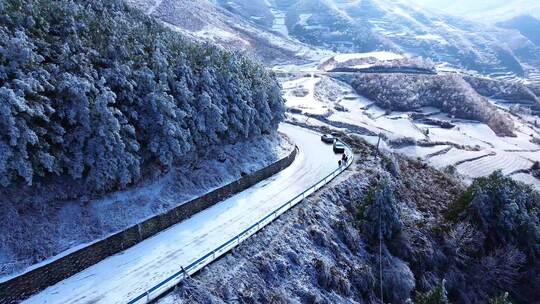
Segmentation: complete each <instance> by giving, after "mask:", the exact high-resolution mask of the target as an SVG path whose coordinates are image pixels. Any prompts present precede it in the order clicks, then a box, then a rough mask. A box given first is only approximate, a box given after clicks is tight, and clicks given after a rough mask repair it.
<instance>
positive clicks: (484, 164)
mask: <svg viewBox="0 0 540 304" xmlns="http://www.w3.org/2000/svg"><path fill="white" fill-rule="evenodd" d="M531 166H532V162H530V161H529V160H527V159H524V158H523V157H521V156H519V155H516V154H514V153H509V152H504V151H497V155H494V156H488V157H484V158H481V159H478V160H475V161H472V162H466V163H463V164H461V165H459V166H457V169H458V171H459V172H460V173H462V174H464V175H467V176H469V177H473V178H474V177H481V176H486V175H489V174H491V173H492V172H493V171H496V170H499V169H500V170H502V172H503V173H504V174H510V173H512V172H515V171H517V170H524V169H530V168H531Z"/></svg>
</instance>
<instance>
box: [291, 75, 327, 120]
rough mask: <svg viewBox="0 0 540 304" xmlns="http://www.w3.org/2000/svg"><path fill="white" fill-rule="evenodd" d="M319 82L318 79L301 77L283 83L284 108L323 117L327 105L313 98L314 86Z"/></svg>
mask: <svg viewBox="0 0 540 304" xmlns="http://www.w3.org/2000/svg"><path fill="white" fill-rule="evenodd" d="M319 81H321V78H320V77H315V76H313V75H312V76H310V77H302V78H298V79H295V80H291V81H288V82H285V83H284V84H283V89H284V90H285V92H286V93H285V98H286V100H287V102H286V106H287V107H289V108H296V109H301V110H302V111H303V112H305V113H309V114H315V115H323V114H326V113H327V112H328V105H327V104H324V103H323V102H321V101H319V100H318V99H316V98H315V96H314V94H315V85H316V84H317V83H318V82H319Z"/></svg>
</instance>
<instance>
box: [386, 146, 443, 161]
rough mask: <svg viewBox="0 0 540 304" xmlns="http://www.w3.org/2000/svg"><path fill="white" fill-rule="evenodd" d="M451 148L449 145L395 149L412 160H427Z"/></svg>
mask: <svg viewBox="0 0 540 304" xmlns="http://www.w3.org/2000/svg"><path fill="white" fill-rule="evenodd" d="M448 148H450V146H447V145H438V146H433V147H421V146H407V147H403V148H398V149H394V151H395V152H397V153H399V154H403V155H405V156H408V157H410V158H418V157H420V158H422V159H425V158H427V157H428V156H430V155H433V154H436V153H438V152H441V151H445V150H447V149H448Z"/></svg>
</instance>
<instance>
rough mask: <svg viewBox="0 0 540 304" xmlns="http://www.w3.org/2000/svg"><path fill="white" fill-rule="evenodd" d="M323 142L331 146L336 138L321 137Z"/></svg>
mask: <svg viewBox="0 0 540 304" xmlns="http://www.w3.org/2000/svg"><path fill="white" fill-rule="evenodd" d="M321 140H322V141H323V142H325V143H327V144H331V143H333V142H334V140H335V138H334V136H332V135H330V134H324V135H323V136H321Z"/></svg>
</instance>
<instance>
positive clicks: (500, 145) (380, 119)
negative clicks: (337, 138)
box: [284, 54, 540, 180]
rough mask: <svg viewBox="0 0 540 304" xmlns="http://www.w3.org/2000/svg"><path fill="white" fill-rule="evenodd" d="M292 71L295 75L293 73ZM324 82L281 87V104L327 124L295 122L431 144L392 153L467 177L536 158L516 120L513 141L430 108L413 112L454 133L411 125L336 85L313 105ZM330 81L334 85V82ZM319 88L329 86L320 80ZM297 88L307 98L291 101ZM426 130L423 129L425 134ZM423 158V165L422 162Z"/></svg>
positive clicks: (525, 124)
mask: <svg viewBox="0 0 540 304" xmlns="http://www.w3.org/2000/svg"><path fill="white" fill-rule="evenodd" d="M352 56H353V55H351V54H344V55H339V56H337V57H338V59H340V60H348V59H350V58H349V57H352ZM295 71H296V72H299V70H295ZM310 71H311V72H310V73H313V66H311V69H310ZM325 77H328V76H325V75H321V79H322V80H320V79H319V78H313V77H303V78H299V79H295V80H291V81H287V82H285V83H284V89H285V90H286V91H287V92H288V93H287V94H286V95H285V97H286V99H287V105H289V106H293V107H297V108H301V109H302V110H305V112H307V113H310V114H319V115H323V114H325V113H326V115H327V119H328V122H325V123H323V122H320V121H318V120H317V119H316V118H310V119H306V118H305V117H306V116H304V115H300V114H295V119H297V120H298V121H303V122H304V123H307V124H312V125H326V126H328V124H330V125H331V124H332V122H336V123H346V124H349V125H356V126H359V127H362V128H365V129H367V130H369V131H371V132H373V133H376V134H378V133H380V134H383V135H384V136H386V138H388V139H389V140H399V139H403V138H409V139H414V140H416V141H426V142H431V143H435V144H436V145H435V146H434V147H419V146H407V147H403V148H397V149H395V150H394V151H396V152H400V153H403V154H405V155H407V156H410V157H413V158H418V157H420V158H422V159H425V160H427V161H428V163H430V164H431V165H433V166H434V167H437V168H444V167H447V166H449V165H456V164H458V166H457V169H458V172H459V173H460V174H463V175H466V176H469V177H479V176H484V175H489V174H491V173H492V172H493V171H494V170H497V169H502V170H503V172H504V173H506V174H510V173H512V172H515V171H516V170H521V169H529V168H530V166H531V165H532V162H533V161H538V160H539V159H540V150H539V149H540V146H539V145H537V144H535V143H533V142H532V141H531V140H532V139H533V137H535V138H540V133H539V132H538V130H537V129H535V128H533V127H532V126H531V121H530V119H529V120H527V119H519V118H518V117H516V116H511V117H512V118H513V120H514V124H515V127H516V132H515V133H516V137H499V136H497V135H496V134H495V133H494V132H493V131H492V130H491V128H489V127H488V126H487V125H486V124H483V123H479V122H476V121H470V120H464V119H455V118H452V117H449V116H448V115H447V114H445V113H442V112H441V111H440V109H438V108H434V107H424V108H421V109H419V110H420V112H421V113H423V114H426V115H428V116H429V117H430V118H433V119H438V120H442V121H448V122H451V123H452V124H454V125H455V127H454V128H451V129H444V128H441V127H438V126H433V125H428V124H425V123H422V122H421V120H418V121H413V120H412V119H411V118H410V116H411V112H392V113H387V111H386V110H384V109H382V108H380V107H378V106H377V105H375V104H374V103H373V102H372V101H371V100H369V99H367V98H365V97H363V96H359V95H357V94H355V93H354V90H353V89H352V87H350V86H349V85H347V84H345V83H342V82H340V83H339V84H336V85H335V86H336V87H335V88H332V87H331V86H321V87H324V88H325V89H327V90H329V92H331V93H332V94H338V95H339V96H334V98H333V101H332V100H328V101H325V102H320V101H317V100H316V98H313V97H312V94H311V93H312V91H311V88H313V87H315V84H316V83H319V82H320V81H325V80H326V79H325ZM334 81H337V80H335V79H334ZM325 83H330V82H328V81H325ZM297 87H302V88H309V89H308V91H309V94H306V96H305V97H295V96H292V94H290V92H291V90H292V89H293V88H297ZM336 106H339V107H342V108H344V109H345V111H341V110H339V111H338V110H336ZM302 117H304V118H302ZM426 130H429V132H428V133H427V134H426ZM349 131H352V130H349ZM360 135H361V136H362V137H363V138H364V139H366V140H367V141H368V142H370V143H372V144H376V143H377V141H378V137H376V136H375V137H373V136H366V135H365V134H360ZM437 143H438V144H437ZM446 143H448V144H451V145H454V146H456V147H453V148H452V149H448V148H449V147H451V145H447V144H446ZM381 144H382V145H383V146H384V147H386V148H388V147H387V146H386V142H384V141H383V142H382V143H381ZM459 146H466V147H468V148H475V149H474V150H476V151H471V149H465V150H464V149H458V148H457V147H459ZM388 149H390V148H388ZM436 152H440V155H433V154H434V153H436ZM488 155H490V156H488ZM431 156H432V157H431ZM428 157H429V158H430V159H429V160H428V159H426V158H428ZM481 157H484V158H481ZM476 158H480V159H476ZM471 160H474V161H471ZM462 162H464V163H462ZM529 180H530V179H529Z"/></svg>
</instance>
